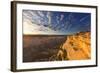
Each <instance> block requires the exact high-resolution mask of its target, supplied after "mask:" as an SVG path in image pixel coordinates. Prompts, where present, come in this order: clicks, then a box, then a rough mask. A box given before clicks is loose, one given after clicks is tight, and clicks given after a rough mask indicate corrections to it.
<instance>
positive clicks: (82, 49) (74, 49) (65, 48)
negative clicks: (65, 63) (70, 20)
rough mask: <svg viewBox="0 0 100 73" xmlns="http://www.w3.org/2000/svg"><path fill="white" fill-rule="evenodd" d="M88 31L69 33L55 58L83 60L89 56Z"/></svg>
mask: <svg viewBox="0 0 100 73" xmlns="http://www.w3.org/2000/svg"><path fill="white" fill-rule="evenodd" d="M90 42H91V41H90V32H80V33H77V34H74V35H69V36H67V38H66V41H65V43H64V44H63V45H62V46H60V47H61V49H60V50H59V51H58V54H57V58H58V59H60V60H84V59H90V58H91V47H90V46H91V44H90Z"/></svg>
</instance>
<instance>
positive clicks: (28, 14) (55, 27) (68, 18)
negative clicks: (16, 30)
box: [22, 10, 91, 35]
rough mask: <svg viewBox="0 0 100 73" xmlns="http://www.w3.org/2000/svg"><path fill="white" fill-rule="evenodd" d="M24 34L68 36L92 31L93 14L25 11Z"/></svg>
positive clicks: (23, 14)
mask: <svg viewBox="0 0 100 73" xmlns="http://www.w3.org/2000/svg"><path fill="white" fill-rule="evenodd" d="M22 16H23V18H22V19H23V31H24V34H58V35H67V34H73V33H77V32H85V31H90V30H91V13H82V12H81V13H79V12H78V13H77V12H60V11H40V10H23V13H22Z"/></svg>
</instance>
